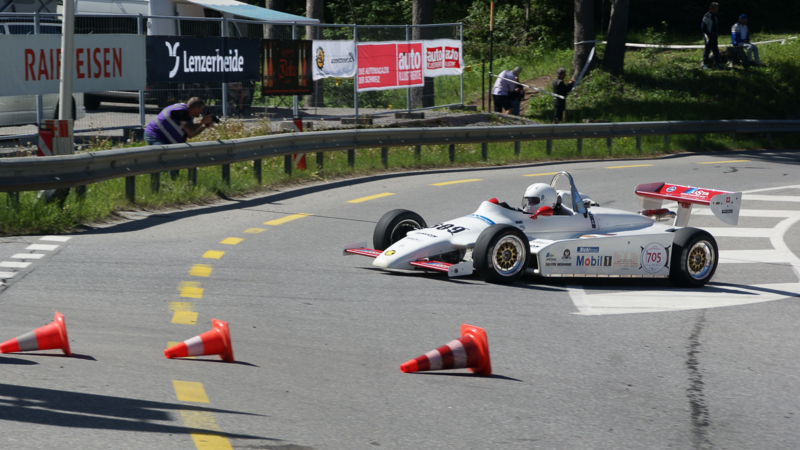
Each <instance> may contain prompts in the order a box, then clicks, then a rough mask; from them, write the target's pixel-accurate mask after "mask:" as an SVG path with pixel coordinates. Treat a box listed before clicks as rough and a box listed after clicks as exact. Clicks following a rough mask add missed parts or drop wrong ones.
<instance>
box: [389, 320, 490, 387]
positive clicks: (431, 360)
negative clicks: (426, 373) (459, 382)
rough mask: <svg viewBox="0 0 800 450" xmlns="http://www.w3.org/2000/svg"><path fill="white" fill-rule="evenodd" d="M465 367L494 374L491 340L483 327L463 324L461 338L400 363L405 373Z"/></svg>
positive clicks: (481, 373) (480, 372) (488, 374)
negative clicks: (490, 352)
mask: <svg viewBox="0 0 800 450" xmlns="http://www.w3.org/2000/svg"><path fill="white" fill-rule="evenodd" d="M463 368H468V369H469V370H471V371H473V372H475V373H476V374H478V375H484V376H487V377H488V376H490V375H491V374H492V361H491V360H490V359H489V341H488V340H487V338H486V331H484V329H483V328H480V327H475V326H472V325H467V324H462V325H461V337H460V338H458V339H456V340H454V341H451V342H450V343H448V344H445V345H443V346H441V347H439V348H437V349H436V350H431V351H429V352H428V353H425V354H424V355H422V356H420V357H418V358H415V359H412V360H410V361H407V362H405V363H403V364H401V365H400V370H401V371H403V372H405V373H408V372H420V371H423V370H446V369H463Z"/></svg>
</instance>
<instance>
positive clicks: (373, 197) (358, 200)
mask: <svg viewBox="0 0 800 450" xmlns="http://www.w3.org/2000/svg"><path fill="white" fill-rule="evenodd" d="M390 195H394V194H393V193H391V192H384V193H383V194H375V195H369V196H367V197H361V198H357V199H355V200H348V201H347V203H361V202H366V201H369V200H375V199H376V198H383V197H388V196H390Z"/></svg>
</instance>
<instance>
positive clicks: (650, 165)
mask: <svg viewBox="0 0 800 450" xmlns="http://www.w3.org/2000/svg"><path fill="white" fill-rule="evenodd" d="M630 167H653V165H652V164H633V165H630V166H611V167H606V169H627V168H630Z"/></svg>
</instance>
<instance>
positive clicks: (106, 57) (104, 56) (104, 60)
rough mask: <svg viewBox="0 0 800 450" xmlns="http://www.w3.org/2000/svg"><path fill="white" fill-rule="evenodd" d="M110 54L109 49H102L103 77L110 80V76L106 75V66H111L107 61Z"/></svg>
mask: <svg viewBox="0 0 800 450" xmlns="http://www.w3.org/2000/svg"><path fill="white" fill-rule="evenodd" d="M109 52H111V49H110V48H104V49H103V77H105V78H111V74H110V73H108V65H109V64H111V61H109V60H108V54H109Z"/></svg>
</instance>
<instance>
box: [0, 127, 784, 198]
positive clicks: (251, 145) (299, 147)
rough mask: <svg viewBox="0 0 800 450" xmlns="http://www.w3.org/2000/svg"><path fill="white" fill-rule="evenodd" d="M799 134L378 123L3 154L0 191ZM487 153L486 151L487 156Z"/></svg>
mask: <svg viewBox="0 0 800 450" xmlns="http://www.w3.org/2000/svg"><path fill="white" fill-rule="evenodd" d="M797 132H800V120H790V121H788V120H787V121H782V120H774V121H757V120H730V121H683V122H636V123H591V124H557V125H523V126H492V127H452V128H380V129H367V130H358V129H357V130H334V131H317V132H308V133H285V134H277V135H270V136H260V137H253V138H245V139H234V140H228V141H215V142H199V143H192V144H177V145H170V146H150V147H138V148H130V149H119V150H107V151H100V152H88V153H82V154H76V155H64V156H51V157H42V158H39V157H21V158H6V159H0V192H18V191H33V190H41V189H58V188H68V187H75V186H83V185H86V184H90V183H97V182H100V181H104V180H110V179H115V178H122V177H127V178H128V179H129V180H133V178H132V177H134V176H136V175H143V174H157V173H160V172H165V171H170V170H180V169H193V168H196V167H205V166H216V165H228V164H231V163H235V162H243V161H257V160H261V159H263V158H270V157H276V156H285V155H291V154H293V153H314V152H327V151H337V150H338V151H342V150H354V149H362V148H381V149H388V148H389V147H399V146H424V145H451V146H455V145H456V144H488V143H498V142H521V141H535V140H548V141H549V140H564V139H577V140H578V141H579V143H580V142H582V141H581V140H582V139H597V138H615V137H632V136H633V137H640V136H650V135H664V136H665V137H668V136H670V135H676V134H697V135H698V137H699V136H701V135H702V134H710V133H797ZM637 142H638V140H637ZM579 145H580V144H579ZM484 149H486V147H484ZM452 155H454V147H451V158H452ZM485 155H486V153H485V151H484V158H485ZM259 167H260V164H259ZM223 173H224V170H223ZM223 176H224V175H223ZM131 184H132V183H131Z"/></svg>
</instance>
